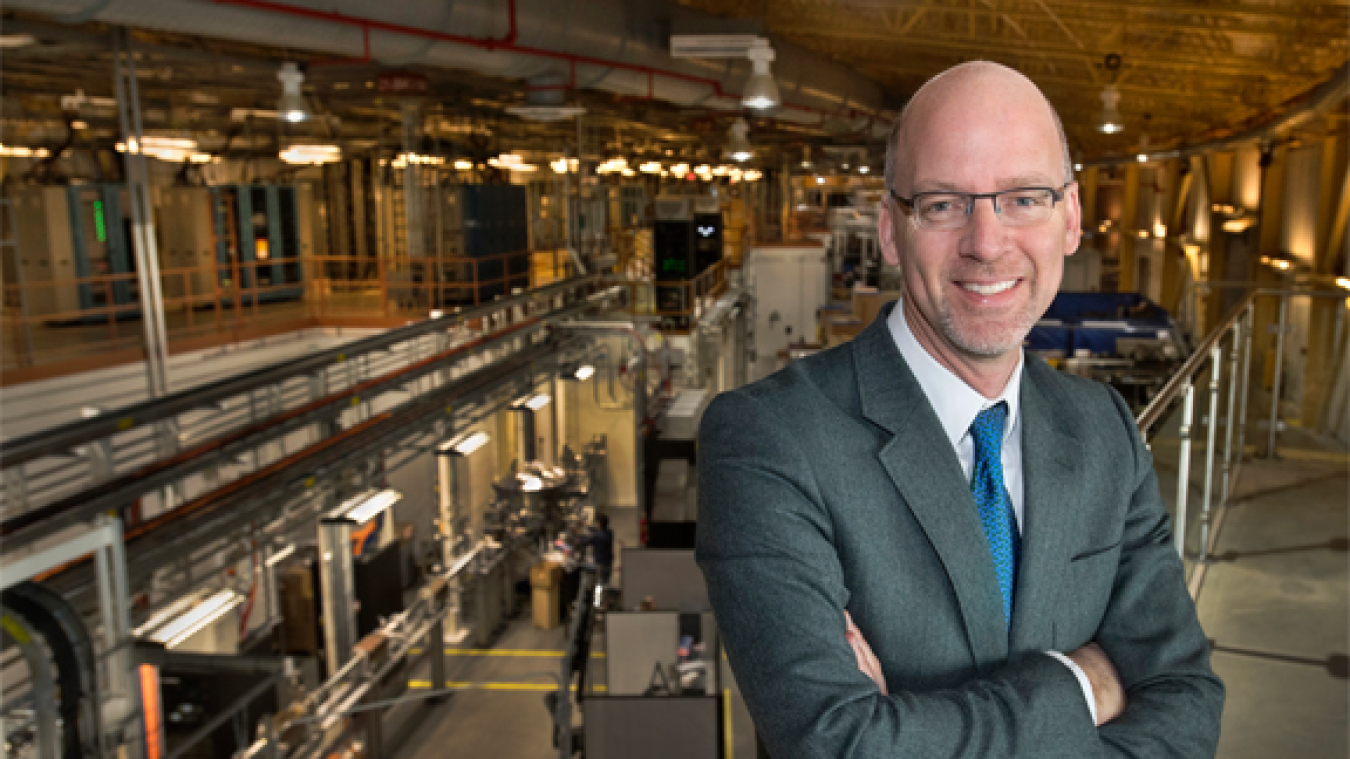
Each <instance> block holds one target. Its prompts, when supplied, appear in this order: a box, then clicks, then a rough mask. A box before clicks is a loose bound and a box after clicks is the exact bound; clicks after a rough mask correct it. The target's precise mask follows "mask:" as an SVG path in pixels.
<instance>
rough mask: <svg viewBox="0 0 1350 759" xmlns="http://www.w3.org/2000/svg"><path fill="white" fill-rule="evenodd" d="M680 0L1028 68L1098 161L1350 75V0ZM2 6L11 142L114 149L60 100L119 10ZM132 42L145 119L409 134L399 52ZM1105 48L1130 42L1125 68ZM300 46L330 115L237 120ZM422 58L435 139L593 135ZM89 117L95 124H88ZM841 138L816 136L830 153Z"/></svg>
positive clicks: (691, 134) (888, 46)
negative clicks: (1104, 113) (1125, 0)
mask: <svg viewBox="0 0 1350 759" xmlns="http://www.w3.org/2000/svg"><path fill="white" fill-rule="evenodd" d="M678 1H679V3H680V4H681V5H684V6H687V7H688V8H689V9H690V10H693V11H698V12H701V13H706V14H710V15H712V16H715V17H718V18H721V19H725V20H726V22H725V23H727V24H732V23H736V24H740V25H742V27H744V26H746V25H749V26H750V27H752V28H758V29H760V30H761V33H763V34H766V35H767V36H769V37H770V38H771V39H772V40H773V41H774V43H775V44H776V45H777V44H782V43H790V44H791V45H795V46H797V47H800V48H803V49H805V50H806V51H808V52H810V53H815V54H817V55H820V56H823V57H825V58H829V59H833V60H835V61H837V62H839V63H840V64H842V65H844V66H846V67H847V68H849V69H852V70H854V71H856V72H859V73H860V74H862V75H863V76H865V77H866V78H868V79H870V80H872V81H873V82H875V83H877V84H879V85H880V86H881V87H883V88H884V90H885V91H886V93H887V96H888V97H889V98H890V100H891V103H892V105H894V106H896V107H898V106H899V105H901V104H903V102H904V100H905V99H906V97H907V96H908V95H910V94H911V93H912V92H913V91H914V90H915V89H916V88H917V87H919V86H920V85H921V84H922V83H923V82H924V81H926V80H927V79H928V78H929V77H931V76H932V75H934V74H936V73H938V72H939V71H941V70H943V69H945V68H947V67H949V66H951V65H953V64H956V63H959V62H961V61H966V60H971V59H976V58H984V59H989V60H995V61H999V62H1002V63H1006V64H1008V65H1011V66H1014V67H1016V68H1018V69H1019V70H1021V71H1023V72H1025V73H1027V74H1028V75H1029V76H1031V78H1032V79H1033V80H1035V81H1036V82H1037V84H1039V85H1040V86H1041V88H1042V89H1043V90H1044V91H1045V92H1046V94H1047V95H1048V96H1049V97H1050V99H1051V101H1052V102H1053V103H1054V104H1055V106H1056V107H1057V108H1058V109H1059V111H1060V113H1061V115H1062V117H1063V119H1064V122H1065V128H1066V131H1067V133H1068V135H1069V139H1070V143H1071V146H1072V148H1073V150H1074V151H1075V153H1076V154H1077V156H1078V157H1080V158H1083V159H1099V158H1102V157H1104V156H1130V155H1133V154H1134V153H1136V152H1139V151H1140V149H1149V150H1158V149H1167V148H1170V147H1176V146H1179V145H1185V144H1193V143H1196V142H1203V141H1206V140H1210V139H1215V138H1221V137H1223V136H1226V135H1229V134H1232V133H1234V132H1238V131H1242V130H1244V129H1247V128H1249V127H1251V126H1253V125H1255V124H1258V123H1260V122H1261V121H1262V120H1265V119H1270V118H1272V117H1273V116H1275V115H1278V114H1280V113H1282V112H1284V111H1287V110H1289V109H1290V108H1291V107H1295V106H1296V105H1297V104H1298V102H1299V100H1300V98H1304V97H1305V96H1307V94H1308V93H1310V92H1311V91H1313V90H1314V88H1316V87H1317V86H1318V85H1319V84H1322V83H1323V82H1325V81H1327V80H1328V79H1329V78H1331V77H1332V76H1335V75H1339V76H1341V77H1344V76H1345V65H1346V57H1347V13H1348V11H1350V0H1342V2H1281V3H1274V2H1268V3H1256V2H1237V3H1234V2H1222V1H1221V0H1215V2H1209V3H1205V2H1198V1H1197V0H1183V1H1182V2H1163V0H1153V1H1152V2H1151V3H1137V2H1136V3H1131V4H1117V3H1115V2H1108V1H1107V0H941V2H938V1H937V0H934V1H933V2H929V1H928V0H908V1H906V2H894V1H890V0H775V2H768V1H767V0H678ZM3 21H4V29H3V32H4V34H6V35H13V34H31V35H32V36H33V38H34V40H35V42H34V43H33V44H29V45H26V46H23V47H17V48H10V49H4V50H0V54H3V58H0V71H3V76H2V77H0V96H2V97H3V99H2V100H0V140H3V141H4V142H6V143H10V144H14V143H18V144H28V145H33V146H37V145H43V146H47V147H48V148H53V149H54V148H58V147H60V146H63V145H70V146H73V147H81V146H85V147H95V148H98V147H102V148H104V149H109V148H111V146H112V144H113V143H114V142H116V141H117V140H118V139H119V134H120V130H119V129H118V124H117V118H116V112H115V109H113V108H111V107H107V106H103V107H99V106H97V105H86V106H83V107H81V108H80V109H78V110H77V111H74V112H72V111H70V110H67V109H63V108H62V106H61V96H62V95H70V94H72V93H75V92H76V91H77V90H82V91H83V92H84V93H86V94H87V95H90V96H100V97H105V98H106V97H111V96H112V95H113V91H112V90H113V81H112V80H113V77H112V70H113V49H114V45H113V32H112V27H110V26H108V25H105V24H100V23H84V24H75V25H71V24H60V23H53V22H52V21H51V20H50V19H49V18H47V17H45V16H42V15H40V14H32V13H28V14H25V13H22V12H19V13H16V12H7V13H5V14H4V18H3ZM130 44H131V47H132V49H133V50H135V51H136V53H137V68H138V82H139V86H140V91H141V102H142V107H143V111H144V114H145V126H146V129H147V130H148V131H156V130H157V131H171V132H183V133H190V134H191V135H192V136H193V137H195V138H197V139H198V141H199V142H200V143H201V146H202V148H203V149H204V150H207V151H213V152H216V153H217V154H220V155H228V156H234V157H241V156H243V157H248V156H255V155H256V156H263V155H271V156H275V155H276V151H277V149H278V147H279V146H281V145H283V144H285V143H287V142H291V141H295V140H305V139H312V140H320V141H322V140H331V141H340V142H342V143H343V144H344V149H346V150H347V151H348V153H349V154H350V153H351V150H352V149H353V148H355V149H357V150H368V151H376V152H397V150H398V149H399V146H400V140H401V132H400V108H401V102H402V99H401V98H400V97H399V96H392V95H382V94H381V93H380V92H379V89H378V85H377V81H378V78H379V75H380V74H381V73H382V72H386V71H389V70H390V69H391V67H390V66H387V65H381V64H380V63H378V62H361V61H352V60H349V59H335V58H331V57H325V56H322V55H316V54H315V53H314V52H313V51H304V50H290V49H285V48H277V47H275V46H264V45H256V44H250V43H245V42H238V41H229V40H221V39H212V38H206V37H200V36H195V35H188V34H179V33H173V32H162V31H150V30H145V29H135V30H133V31H132V32H131V33H130ZM1108 56H1112V60H1116V58H1115V57H1118V61H1119V66H1118V68H1115V69H1112V68H1111V65H1110V64H1109V62H1108ZM284 60H295V61H299V62H301V63H302V64H304V65H305V67H306V70H307V76H306V82H305V93H306V96H307V97H308V98H309V100H310V102H311V104H312V105H313V107H314V110H315V111H316V112H317V113H319V114H321V115H322V116H324V118H320V119H316V120H314V121H312V122H308V123H306V124H303V125H300V126H292V125H287V124H283V123H280V122H278V121H277V120H276V119H266V118H243V119H240V118H238V117H237V114H236V116H235V117H233V118H232V115H231V114H232V113H235V112H236V109H241V108H242V109H273V108H275V104H276V98H277V96H278V94H279V91H280V90H279V84H278V82H277V79H276V71H277V67H278V65H279V62H280V61H284ZM412 70H415V71H417V72H418V73H421V74H423V75H424V76H425V77H426V78H427V83H428V93H429V94H428V96H427V97H426V98H425V99H424V101H423V104H422V114H423V115H424V117H425V118H424V127H425V133H426V136H427V138H428V140H429V141H431V142H432V143H433V144H434V145H435V147H436V148H437V149H438V152H442V153H443V154H447V155H463V156H467V157H471V158H475V159H476V160H480V161H481V160H483V158H485V157H486V156H487V155H493V154H495V153H497V152H501V151H506V150H514V151H530V150H537V151H539V152H541V153H555V154H556V153H557V152H558V151H559V149H560V146H571V145H575V144H576V137H577V134H576V123H575V121H573V120H567V121H561V122H556V123H537V122H529V121H523V120H521V119H518V118H516V117H514V116H511V115H509V114H507V113H506V111H505V109H506V108H507V107H508V106H510V105H514V104H519V103H520V102H521V101H522V100H523V99H524V96H525V95H524V92H525V87H524V84H525V83H524V82H523V81H520V80H511V79H504V78H497V77H492V76H487V75H482V74H474V73H471V72H465V71H462V70H449V69H444V68H435V67H430V66H422V67H412ZM91 74H92V75H91ZM1112 83H1114V84H1115V85H1116V87H1118V89H1119V91H1120V93H1121V99H1120V109H1121V111H1122V113H1123V116H1124V124H1125V129H1124V131H1122V132H1121V133H1119V134H1114V135H1107V134H1102V133H1100V132H1098V131H1097V130H1096V123H1097V121H1098V118H1099V115H1100V113H1101V108H1102V102H1101V97H1100V95H1101V91H1102V88H1103V87H1105V86H1106V85H1107V84H1112ZM784 86H785V88H790V87H791V82H784ZM568 99H569V102H571V103H574V104H579V105H583V106H585V107H586V108H587V117H586V119H585V124H586V129H587V135H586V136H587V144H588V146H589V148H588V153H589V152H592V151H594V152H595V154H597V155H603V154H604V153H605V152H608V151H617V152H619V153H621V154H627V155H628V156H629V157H630V158H631V157H643V156H647V155H651V156H653V157H660V156H664V155H666V151H672V153H674V154H676V157H677V158H678V159H680V160H704V161H716V160H719V159H720V157H721V156H720V146H721V144H722V143H723V142H724V141H725V139H726V130H727V127H728V126H729V123H730V120H731V119H734V118H735V117H736V116H737V115H738V114H737V113H735V112H734V111H733V112H727V111H716V110H711V109H700V108H697V107H688V106H685V107H680V106H676V105H674V104H671V103H667V102H663V101H661V100H654V99H644V98H640V97H625V96H621V95H616V94H612V93H605V92H599V91H595V90H582V91H578V92H570V93H568ZM76 122H79V123H81V124H83V125H87V126H85V127H84V128H83V129H78V130H76V129H72V128H71V125H72V124H73V123H76ZM1346 126H1347V125H1346V107H1345V100H1344V98H1343V97H1342V98H1341V99H1340V101H1339V102H1338V103H1336V104H1335V107H1333V108H1332V109H1331V110H1330V111H1329V112H1328V113H1327V114H1325V115H1323V116H1321V117H1319V118H1316V119H1310V120H1308V121H1306V122H1304V123H1303V124H1302V125H1301V127H1300V129H1302V130H1303V131H1304V132H1305V133H1307V134H1318V133H1328V132H1334V133H1343V132H1344V131H1345V129H1346ZM752 128H753V134H754V139H755V142H756V145H757V149H761V154H760V156H759V161H760V163H761V164H762V165H777V164H778V162H779V161H781V160H785V159H792V160H794V162H795V160H796V157H798V156H800V155H801V148H802V147H803V146H804V145H812V146H816V147H822V146H826V145H830V144H840V143H843V144H854V145H862V146H864V147H866V148H870V152H871V153H872V161H873V163H874V164H875V163H876V162H877V161H879V155H880V152H881V148H882V146H881V145H880V143H879V142H878V141H877V140H876V139H875V138H874V137H870V136H862V135H858V134H854V135H851V136H850V135H844V136H840V135H839V134H837V133H831V132H829V131H827V130H826V129H825V128H823V127H820V126H817V127H812V126H810V125H804V124H801V123H793V122H790V121H786V120H782V119H774V118H772V117H770V118H760V119H753V118H752ZM829 154H830V153H829V152H827V151H822V150H819V149H817V150H816V151H815V152H814V155H815V156H817V157H825V158H827V160H828V155H829ZM851 155H855V156H856V153H853V154H851ZM845 160H847V159H845ZM853 160H854V162H855V163H856V162H858V161H857V159H856V158H854V159H853ZM818 164H819V160H818Z"/></svg>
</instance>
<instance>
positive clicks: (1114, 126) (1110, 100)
mask: <svg viewBox="0 0 1350 759" xmlns="http://www.w3.org/2000/svg"><path fill="white" fill-rule="evenodd" d="M1124 128H1125V120H1124V119H1122V118H1121V116H1120V90H1118V89H1116V86H1115V85H1114V84H1108V85H1106V87H1105V88H1103V89H1102V117H1101V119H1100V120H1099V121H1098V122H1097V131H1099V132H1102V133H1103V134H1115V133H1116V132H1119V131H1121V130H1123V129H1124Z"/></svg>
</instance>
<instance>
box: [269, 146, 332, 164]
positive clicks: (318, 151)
mask: <svg viewBox="0 0 1350 759" xmlns="http://www.w3.org/2000/svg"><path fill="white" fill-rule="evenodd" d="M277 157H278V158H280V159H281V160H283V161H285V162H286V163H295V164H313V165H319V164H324V163H335V162H337V161H340V160H342V149H341V148H339V147H338V146H337V145H292V146H290V147H289V148H287V149H285V150H283V151H281V152H280V153H278V154H277Z"/></svg>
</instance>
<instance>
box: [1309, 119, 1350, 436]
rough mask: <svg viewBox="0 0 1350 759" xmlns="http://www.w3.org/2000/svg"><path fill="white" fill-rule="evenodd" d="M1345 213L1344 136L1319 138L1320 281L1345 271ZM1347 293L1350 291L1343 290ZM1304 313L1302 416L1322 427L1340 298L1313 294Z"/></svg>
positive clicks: (1348, 207)
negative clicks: (1304, 353) (1307, 312)
mask: <svg viewBox="0 0 1350 759" xmlns="http://www.w3.org/2000/svg"><path fill="white" fill-rule="evenodd" d="M1347 215H1350V166H1347V164H1346V137H1345V136H1344V135H1340V136H1336V137H1328V138H1327V139H1325V140H1323V141H1322V164H1321V187H1320V188H1319V192H1318V204H1317V216H1316V220H1317V221H1316V223H1317V239H1316V242H1315V243H1314V245H1315V247H1314V249H1313V272H1312V273H1313V275H1314V276H1315V277H1317V278H1319V279H1323V280H1324V281H1329V280H1332V279H1334V278H1335V277H1338V276H1343V271H1344V270H1343V269H1342V270H1340V271H1338V270H1337V269H1338V265H1339V266H1342V267H1343V266H1344V265H1345V261H1344V258H1343V255H1344V252H1343V250H1342V248H1341V245H1342V244H1343V243H1344V240H1345V226H1346V221H1347V218H1346V217H1347ZM1346 294H1347V295H1350V293H1346ZM1311 301H1312V302H1311V304H1310V308H1309V314H1308V349H1307V353H1306V355H1305V356H1304V373H1305V374H1304V377H1305V381H1304V383H1303V408H1302V410H1301V413H1300V418H1302V419H1303V420H1304V424H1305V425H1306V426H1308V427H1311V428H1314V429H1319V428H1323V427H1325V423H1324V420H1325V418H1326V414H1327V410H1328V409H1327V399H1328V395H1329V391H1330V389H1331V387H1332V386H1333V384H1334V383H1335V379H1336V377H1335V371H1336V366H1335V362H1336V360H1337V357H1338V354H1339V351H1338V348H1339V346H1338V345H1337V342H1338V341H1337V340H1336V336H1335V331H1336V329H1335V327H1336V319H1337V315H1338V314H1339V313H1341V312H1342V311H1343V310H1344V306H1343V305H1342V304H1341V302H1340V301H1337V300H1332V299H1328V298H1312V299H1311Z"/></svg>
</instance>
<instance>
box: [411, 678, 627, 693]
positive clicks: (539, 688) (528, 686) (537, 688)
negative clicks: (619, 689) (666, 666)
mask: <svg viewBox="0 0 1350 759" xmlns="http://www.w3.org/2000/svg"><path fill="white" fill-rule="evenodd" d="M472 686H473V683H446V684H445V687H447V688H470V687H472ZM408 687H409V688H417V689H420V690H426V689H428V688H430V687H431V681H430V680H409V681H408ZM473 689H474V690H504V691H530V692H535V693H549V692H551V691H556V690H557V689H558V686H556V685H550V684H548V683H480V684H479V685H478V687H477V688H473ZM576 689H577V686H575V685H573V686H572V687H571V690H576ZM592 690H594V691H596V692H597V693H604V692H605V691H607V690H609V689H608V688H606V687H605V686H603V685H596V686H594V687H593V688H592Z"/></svg>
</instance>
